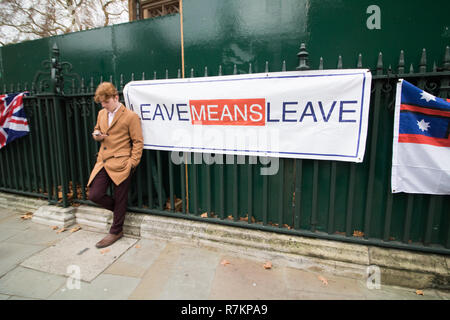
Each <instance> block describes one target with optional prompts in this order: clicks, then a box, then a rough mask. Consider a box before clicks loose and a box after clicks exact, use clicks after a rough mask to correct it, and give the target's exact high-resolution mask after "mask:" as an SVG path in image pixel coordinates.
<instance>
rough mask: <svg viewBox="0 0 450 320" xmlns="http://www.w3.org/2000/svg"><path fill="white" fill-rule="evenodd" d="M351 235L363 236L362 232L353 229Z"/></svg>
mask: <svg viewBox="0 0 450 320" xmlns="http://www.w3.org/2000/svg"><path fill="white" fill-rule="evenodd" d="M353 236H354V237H364V232H362V231H358V230H355V231H353Z"/></svg>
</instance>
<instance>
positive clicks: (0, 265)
mask: <svg viewBox="0 0 450 320" xmlns="http://www.w3.org/2000/svg"><path fill="white" fill-rule="evenodd" d="M45 248H46V247H45V246H35V245H31V244H20V243H13V242H2V243H0V277H1V276H3V275H4V274H5V273H7V272H8V271H10V270H12V269H14V268H15V267H16V266H17V265H19V264H20V263H21V262H22V261H24V260H26V259H27V258H29V257H30V256H32V255H33V254H35V253H37V252H39V251H41V250H43V249H45Z"/></svg>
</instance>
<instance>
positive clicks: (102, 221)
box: [75, 205, 113, 233]
mask: <svg viewBox="0 0 450 320" xmlns="http://www.w3.org/2000/svg"><path fill="white" fill-rule="evenodd" d="M75 217H76V220H77V223H78V224H79V225H80V226H81V228H83V229H85V230H88V231H97V232H99V231H100V232H106V233H107V232H109V229H110V228H111V224H112V220H113V213H112V211H109V210H106V209H102V208H98V207H91V206H87V205H82V206H79V207H77V208H76V212H75Z"/></svg>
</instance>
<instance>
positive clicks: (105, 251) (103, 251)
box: [100, 248, 110, 254]
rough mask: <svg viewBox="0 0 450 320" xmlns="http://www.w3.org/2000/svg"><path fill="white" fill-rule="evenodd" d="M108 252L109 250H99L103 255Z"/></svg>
mask: <svg viewBox="0 0 450 320" xmlns="http://www.w3.org/2000/svg"><path fill="white" fill-rule="evenodd" d="M109 250H110V249H109V248H106V249H102V250H100V253H101V254H105V253H107V252H109Z"/></svg>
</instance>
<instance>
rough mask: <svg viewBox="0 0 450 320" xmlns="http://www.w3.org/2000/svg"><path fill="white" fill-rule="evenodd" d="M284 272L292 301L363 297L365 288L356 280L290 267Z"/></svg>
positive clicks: (285, 284)
mask: <svg viewBox="0 0 450 320" xmlns="http://www.w3.org/2000/svg"><path fill="white" fill-rule="evenodd" d="M284 270H285V283H284V286H285V287H286V289H287V290H288V291H290V293H291V294H292V295H291V296H290V298H292V299H303V298H305V297H306V296H310V297H317V299H361V297H362V296H363V288H362V287H361V286H360V285H359V281H358V280H355V279H349V278H343V277H337V276H334V275H332V274H328V273H315V272H308V271H304V270H299V269H294V268H289V267H288V268H285V269H284Z"/></svg>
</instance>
